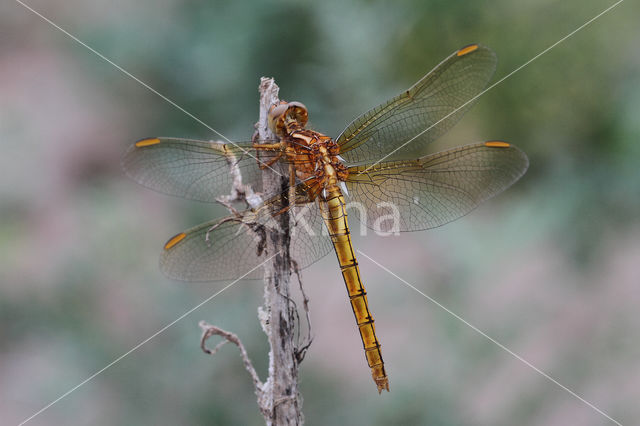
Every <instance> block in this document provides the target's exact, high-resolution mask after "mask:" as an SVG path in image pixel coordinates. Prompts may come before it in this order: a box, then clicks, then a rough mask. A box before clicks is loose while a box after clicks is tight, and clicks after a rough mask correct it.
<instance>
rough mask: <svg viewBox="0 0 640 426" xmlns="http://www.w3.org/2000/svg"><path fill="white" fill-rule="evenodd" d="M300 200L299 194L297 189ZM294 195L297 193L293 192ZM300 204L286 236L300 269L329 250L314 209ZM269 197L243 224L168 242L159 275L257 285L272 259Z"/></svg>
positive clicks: (229, 221)
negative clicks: (251, 281)
mask: <svg viewBox="0 0 640 426" xmlns="http://www.w3.org/2000/svg"><path fill="white" fill-rule="evenodd" d="M298 187H299V188H300V197H304V195H303V194H302V191H301V189H302V185H299V186H298ZM297 189H298V188H297ZM304 201H307V200H302V198H301V199H299V200H298V201H297V204H296V205H295V206H293V207H292V210H293V212H292V217H293V219H294V222H295V223H296V226H294V228H293V229H292V230H291V243H290V253H291V257H292V259H293V260H295V261H296V263H297V265H298V267H299V268H301V269H302V268H306V267H307V266H309V265H311V264H312V263H314V262H315V261H317V260H319V259H320V258H322V257H323V256H325V255H326V254H327V253H329V252H330V251H331V250H332V247H333V246H332V244H331V240H330V239H329V237H328V235H327V233H326V231H325V230H324V223H323V221H322V217H321V215H320V212H319V209H318V208H317V206H316V205H315V204H314V203H313V202H310V201H309V202H304ZM279 205H281V204H280V203H279V197H274V198H273V199H271V200H269V201H268V202H266V203H265V205H264V206H263V207H261V208H260V209H258V210H257V211H255V212H252V211H248V212H245V215H244V218H243V219H239V218H236V217H231V216H230V217H226V218H223V219H219V220H214V221H211V222H207V223H203V224H201V225H198V226H196V227H194V228H191V229H189V230H187V231H185V232H182V233H180V234H178V235H176V236H174V237H173V238H171V239H170V240H169V241H168V242H167V243H166V244H165V248H164V251H163V253H162V256H161V258H160V269H161V270H162V272H163V273H164V274H165V275H166V276H168V277H169V278H173V279H177V280H182V281H219V280H236V279H240V278H242V279H259V278H262V277H263V275H264V271H263V270H262V268H261V266H262V264H263V263H264V262H265V261H267V260H268V259H269V257H270V256H273V255H274V254H275V253H270V252H269V249H268V245H267V244H266V239H265V238H266V235H267V231H268V230H273V229H276V230H279V229H281V228H280V227H279V221H278V220H277V216H274V213H275V211H276V209H277V207H276V206H279Z"/></svg>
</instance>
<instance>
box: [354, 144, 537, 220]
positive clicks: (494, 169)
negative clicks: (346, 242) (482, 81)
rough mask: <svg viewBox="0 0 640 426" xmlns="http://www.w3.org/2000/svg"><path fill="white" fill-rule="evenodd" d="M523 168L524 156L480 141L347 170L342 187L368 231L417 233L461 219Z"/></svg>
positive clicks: (504, 146)
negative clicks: (345, 188) (430, 153)
mask: <svg viewBox="0 0 640 426" xmlns="http://www.w3.org/2000/svg"><path fill="white" fill-rule="evenodd" d="M528 166H529V160H528V159H527V156H526V155H525V153H524V152H522V151H520V150H519V149H518V148H516V147H515V146H513V145H510V144H508V143H506V142H498V141H496V142H485V143H481V144H474V145H467V146H463V147H459V148H455V149H451V150H448V151H443V152H439V153H436V154H432V155H428V156H425V157H422V158H419V159H417V160H412V161H395V162H394V161H391V162H384V163H379V164H376V165H375V166H373V167H372V168H371V169H370V170H368V171H365V170H366V169H367V166H358V167H350V168H349V177H348V178H347V181H346V185H347V189H348V190H349V195H350V199H351V200H353V201H357V202H359V203H362V205H363V207H364V209H363V210H362V211H359V209H353V211H354V213H355V214H356V215H357V216H358V217H359V218H360V220H362V221H363V222H365V223H366V225H367V226H368V227H370V228H372V229H374V230H380V231H383V232H392V231H395V230H398V231H418V230H423V229H429V228H435V227H437V226H440V225H444V224H445V223H448V222H451V221H453V220H455V219H457V218H459V217H461V216H464V215H465V214H467V213H469V212H470V211H471V210H473V209H474V208H475V207H477V206H478V205H479V204H480V203H482V202H483V201H485V200H487V199H489V198H491V197H493V196H494V195H496V194H498V193H500V192H502V191H503V190H504V189H506V188H508V187H509V186H511V185H512V184H513V183H514V182H516V181H517V180H518V179H519V178H520V177H521V176H522V175H523V174H524V172H525V171H526V170H527V167H528ZM365 214H366V217H365ZM396 218H397V219H396ZM394 225H397V227H396V228H394Z"/></svg>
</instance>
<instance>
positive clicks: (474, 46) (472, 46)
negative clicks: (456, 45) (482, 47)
mask: <svg viewBox="0 0 640 426" xmlns="http://www.w3.org/2000/svg"><path fill="white" fill-rule="evenodd" d="M478 47H479V46H478V45H477V44H470V45H468V46H465V47H463V48H462V49H460V50H458V53H457V55H458V56H464V55H466V54H467V53H471V52H473V51H474V50H477V49H478Z"/></svg>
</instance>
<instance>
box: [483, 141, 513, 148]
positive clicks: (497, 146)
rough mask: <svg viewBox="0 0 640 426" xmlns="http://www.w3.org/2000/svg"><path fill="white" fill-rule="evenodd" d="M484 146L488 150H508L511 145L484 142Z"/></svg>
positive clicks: (500, 142) (501, 142) (498, 142)
mask: <svg viewBox="0 0 640 426" xmlns="http://www.w3.org/2000/svg"><path fill="white" fill-rule="evenodd" d="M484 146H488V147H489V148H509V147H510V146H511V144H510V143H508V142H503V141H490V142H485V143H484Z"/></svg>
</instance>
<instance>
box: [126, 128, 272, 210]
mask: <svg viewBox="0 0 640 426" xmlns="http://www.w3.org/2000/svg"><path fill="white" fill-rule="evenodd" d="M265 155H273V152H266V150H263V149H260V150H256V149H255V148H254V146H253V145H252V144H251V143H248V144H246V143H245V144H242V145H240V144H236V145H232V144H224V143H220V142H214V141H199V140H192V139H177V138H150V139H143V140H140V141H138V142H136V143H135V144H134V145H133V146H131V148H129V150H128V151H127V152H126V153H125V155H124V157H123V159H122V166H123V168H124V170H125V171H126V173H127V175H129V176H130V177H131V178H132V179H134V180H135V181H137V182H138V183H140V184H142V185H144V186H146V187H148V188H151V189H154V190H156V191H158V192H162V193H165V194H169V195H176V196H179V197H184V198H188V199H191V200H197V201H207V202H213V201H215V200H216V197H217V196H220V195H222V194H229V193H230V192H231V187H232V180H233V175H234V173H232V172H239V174H240V176H242V183H243V184H244V185H250V186H251V187H252V189H253V190H254V191H255V192H262V171H261V169H260V167H259V163H258V160H257V159H260V160H261V161H263V162H265V161H266V160H265V159H264V158H265Z"/></svg>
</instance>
